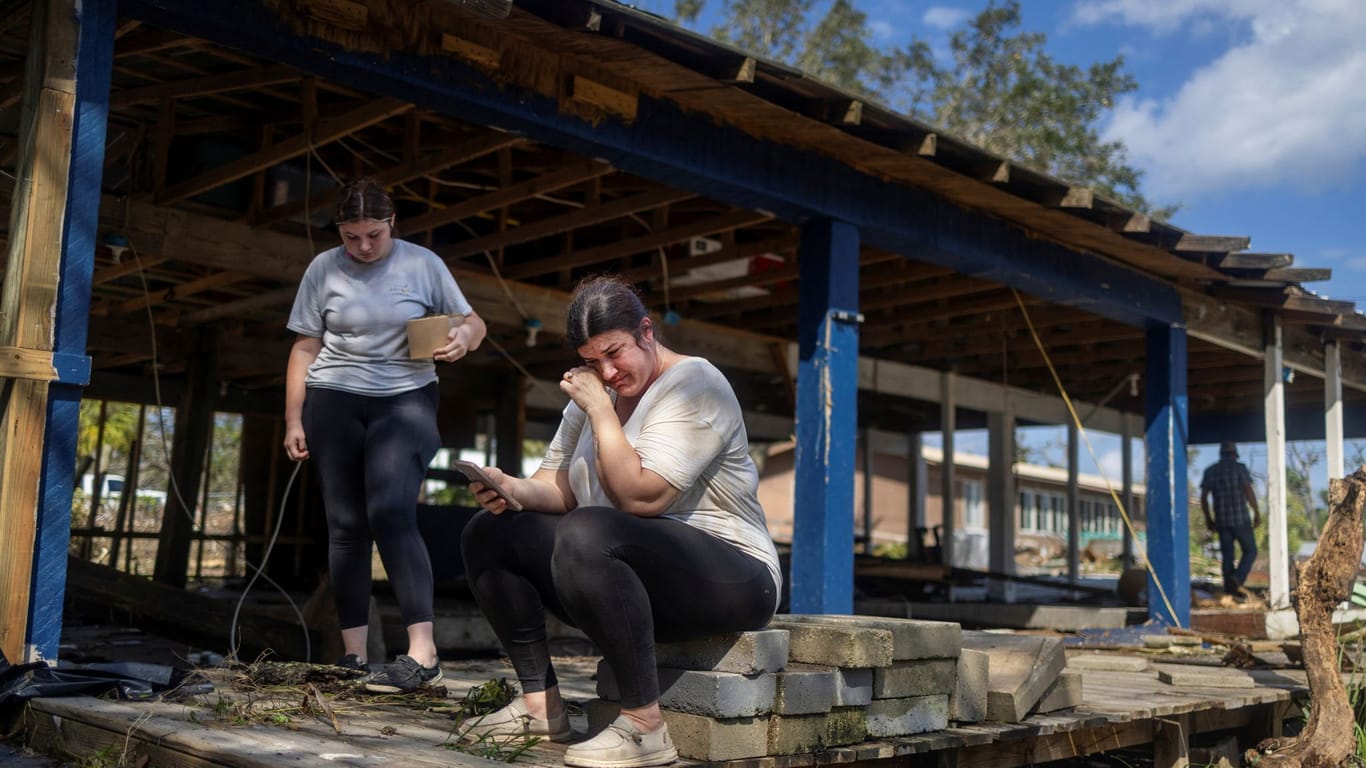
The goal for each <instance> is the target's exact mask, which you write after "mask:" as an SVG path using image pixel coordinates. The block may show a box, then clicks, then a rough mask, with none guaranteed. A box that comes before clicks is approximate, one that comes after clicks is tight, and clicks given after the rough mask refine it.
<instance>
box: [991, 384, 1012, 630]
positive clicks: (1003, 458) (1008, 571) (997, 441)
mask: <svg viewBox="0 0 1366 768" xmlns="http://www.w3.org/2000/svg"><path fill="white" fill-rule="evenodd" d="M1009 407H1010V406H1009V404H1007V405H1006V408H1007V409H1009ZM987 433H988V434H987V453H988V454H989V456H988V459H987V472H988V473H989V474H988V475H987V510H988V512H987V514H988V518H989V522H988V523H987V527H988V528H990V534H989V535H990V542H989V546H988V553H989V558H988V562H989V570H990V571H991V572H992V573H996V574H1005V575H1013V574H1014V573H1015V527H1016V519H1015V470H1014V466H1015V414H1014V413H1011V412H1010V411H1009V410H1005V411H995V412H993V413H989V414H987ZM987 594H988V595H989V596H990V597H991V599H993V600H1000V601H1002V602H1007V603H1009V602H1014V598H1015V589H1014V584H1012V583H1011V582H1009V581H1007V580H1004V579H999V578H998V579H992V580H991V581H990V582H989V583H988V585H987Z"/></svg>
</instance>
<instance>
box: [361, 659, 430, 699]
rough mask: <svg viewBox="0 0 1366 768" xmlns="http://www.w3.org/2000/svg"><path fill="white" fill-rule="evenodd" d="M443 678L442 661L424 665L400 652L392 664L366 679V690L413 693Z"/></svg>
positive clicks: (372, 691) (386, 665)
mask: <svg viewBox="0 0 1366 768" xmlns="http://www.w3.org/2000/svg"><path fill="white" fill-rule="evenodd" d="M440 679H441V662H440V661H438V662H437V663H436V664H435V665H433V666H430V667H424V666H422V665H421V664H419V663H417V659H414V658H413V657H411V656H407V655H402V654H400V655H399V657H398V658H396V659H394V661H393V663H392V664H385V665H384V667H383V668H381V669H380V671H378V672H376V673H375V674H373V675H371V676H370V679H369V680H366V681H365V690H367V691H369V692H371V693H412V692H413V691H416V690H417V689H418V688H421V687H422V686H424V685H426V684H427V683H435V682H436V681H438V680H440Z"/></svg>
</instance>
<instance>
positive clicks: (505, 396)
mask: <svg viewBox="0 0 1366 768" xmlns="http://www.w3.org/2000/svg"><path fill="white" fill-rule="evenodd" d="M526 384H527V380H526V377H524V376H522V375H521V374H517V373H509V374H507V375H506V376H504V377H503V386H501V387H499V388H498V400H497V402H496V403H495V405H494V409H495V410H494V424H493V428H494V430H496V433H497V435H498V437H497V440H496V441H495V442H496V443H497V446H498V449H497V452H498V455H497V457H496V461H497V464H496V466H497V467H498V468H499V469H501V470H503V471H504V472H507V473H508V474H510V475H515V476H517V477H521V476H522V440H523V439H525V438H526Z"/></svg>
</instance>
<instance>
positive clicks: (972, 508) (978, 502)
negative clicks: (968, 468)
mask: <svg viewBox="0 0 1366 768" xmlns="http://www.w3.org/2000/svg"><path fill="white" fill-rule="evenodd" d="M986 517H987V516H986V505H985V504H983V503H982V483H981V482H980V481H977V480H964V481H963V527H964V528H967V529H970V530H977V531H980V530H984V529H985V528H986V527H987V519H986Z"/></svg>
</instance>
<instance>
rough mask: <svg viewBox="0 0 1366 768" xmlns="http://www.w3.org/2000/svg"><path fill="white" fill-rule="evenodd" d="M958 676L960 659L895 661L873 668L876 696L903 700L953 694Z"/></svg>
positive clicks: (876, 697)
mask: <svg viewBox="0 0 1366 768" xmlns="http://www.w3.org/2000/svg"><path fill="white" fill-rule="evenodd" d="M957 675H958V660H957V659H915V660H912V661H894V662H892V665H891V666H890V667H880V668H877V669H874V670H873V698H874V699H904V698H908V697H911V696H935V695H938V694H944V695H948V694H951V693H953V682H954V679H955V678H956V677H957Z"/></svg>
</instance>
